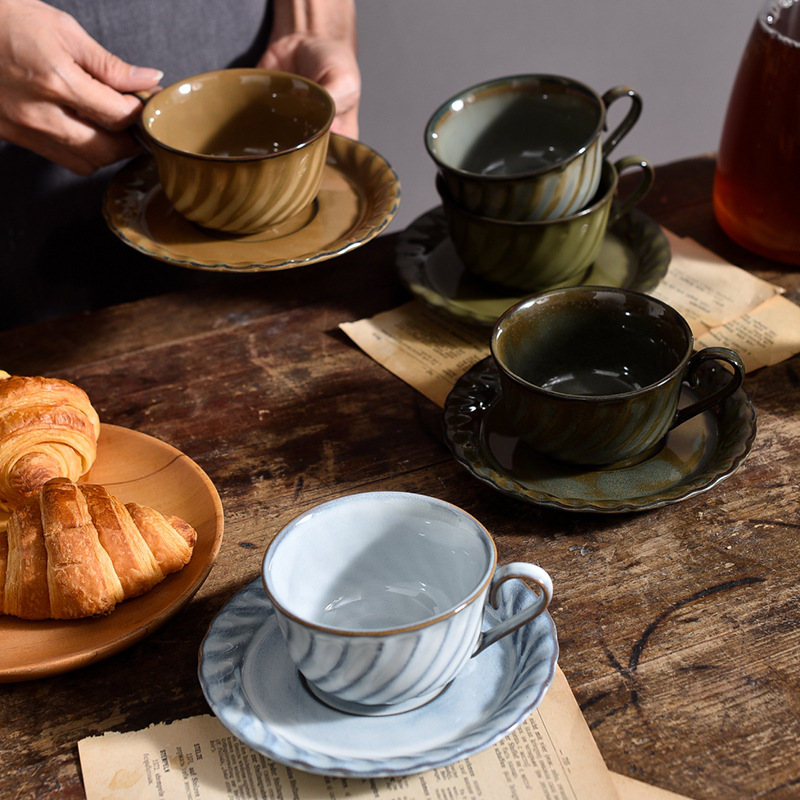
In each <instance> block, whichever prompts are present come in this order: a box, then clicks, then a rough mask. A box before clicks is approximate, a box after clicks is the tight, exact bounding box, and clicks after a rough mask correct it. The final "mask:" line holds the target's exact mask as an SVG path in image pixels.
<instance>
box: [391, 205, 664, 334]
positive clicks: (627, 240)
mask: <svg viewBox="0 0 800 800" xmlns="http://www.w3.org/2000/svg"><path fill="white" fill-rule="evenodd" d="M670 259H671V252H670V247H669V242H668V240H667V238H666V236H664V234H663V232H662V231H661V229H660V228H659V226H658V225H657V224H656V223H655V222H653V220H652V219H650V217H648V216H646V215H645V214H643V213H642V212H640V211H636V210H633V211H631V212H630V213H629V214H626V215H625V216H623V217H621V218H620V219H619V220H618V221H617V222H616V223H615V224H614V225H612V226H611V227H610V228H609V230H608V232H607V233H606V237H605V240H604V242H603V246H602V248H601V250H600V255H599V256H598V257H597V260H596V261H595V263H594V264H593V265H592V267H591V268H590V269H589V270H588V272H587V273H586V276H585V277H584V280H583V283H585V284H587V285H589V284H591V285H596V286H621V287H625V288H629V289H638V290H639V291H641V292H647V291H650V290H652V289H654V288H655V287H656V286H657V285H658V284H659V283H660V282H661V279H662V278H663V277H664V275H666V273H667V268H668V267H669V262H670ZM395 261H396V266H397V270H398V274H399V275H400V279H401V280H402V281H403V283H405V285H406V286H407V287H408V288H409V289H410V290H411V292H412V293H413V294H415V295H416V296H417V297H420V298H421V299H422V300H424V301H425V302H426V303H427V304H428V305H430V306H432V307H434V308H436V309H439V310H442V311H445V312H447V313H448V314H450V315H452V316H454V317H457V318H459V319H463V320H466V321H468V322H473V323H474V322H478V323H480V324H482V325H494V323H495V322H496V321H497V318H498V317H499V316H500V315H501V314H502V313H503V312H504V311H505V310H506V309H507V308H509V307H510V306H512V305H514V303H516V302H517V301H519V300H521V299H522V298H523V297H527V296H528V295H530V294H533V292H531V291H522V290H520V291H519V292H516V293H515V292H514V290H513V289H508V288H505V287H502V286H497V285H495V284H491V283H488V282H486V281H483V280H482V279H480V278H478V277H477V276H475V275H473V274H472V273H470V272H469V271H468V270H467V268H466V267H465V266H464V264H463V263H462V262H461V260H460V259H459V257H458V255H457V254H456V251H455V248H454V247H453V243H452V242H451V241H450V237H449V236H448V233H447V222H446V220H445V216H444V211H443V210H442V208H441V207H437V208H435V209H433V210H432V211H429V212H428V213H427V214H423V215H422V216H421V217H418V218H417V219H416V220H415V221H414V222H412V223H411V225H409V227H408V228H406V229H405V231H403V232H402V233H401V234H400V238H399V240H398V242H397V247H396V251H395Z"/></svg>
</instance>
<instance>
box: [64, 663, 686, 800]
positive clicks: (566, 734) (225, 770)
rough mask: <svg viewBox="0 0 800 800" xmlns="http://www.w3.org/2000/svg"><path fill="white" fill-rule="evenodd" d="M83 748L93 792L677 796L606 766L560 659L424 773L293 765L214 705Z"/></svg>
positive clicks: (118, 798) (270, 797)
mask: <svg viewBox="0 0 800 800" xmlns="http://www.w3.org/2000/svg"><path fill="white" fill-rule="evenodd" d="M78 751H79V755H80V761H81V770H82V772H83V779H84V788H85V791H86V797H87V800H108V799H109V798H112V797H113V798H114V800H158V799H159V798H169V800H184V799H185V800H236V799H237V798H242V799H243V800H244V799H245V798H246V799H247V800H250V798H261V799H262V800H278V799H279V798H296V799H297V800H344V798H353V799H354V800H366V798H371V799H377V800H431V799H433V800H456V799H458V800H462V799H463V800H469V799H470V798H492V800H506V798H508V800H511V799H512V798H525V799H526V800H628V798H631V800H632V799H633V798H634V797H635V798H636V800H650V799H651V798H652V800H668V799H669V798H670V797H673V798H677V795H671V794H670V793H665V792H663V790H659V789H655V788H653V787H649V786H644V785H643V784H640V783H638V782H636V781H631V780H626V779H622V778H621V776H614V775H612V774H611V773H609V772H608V770H607V769H606V767H605V763H604V762H603V759H602V756H601V755H600V751H599V750H598V749H597V745H596V743H595V741H594V739H593V738H592V735H591V732H590V731H589V728H588V726H587V725H586V722H585V720H584V718H583V715H582V714H581V711H580V708H579V707H578V704H577V702H576V701H575V697H574V696H573V694H572V691H571V689H570V688H569V684H568V683H567V680H566V678H565V677H564V674H563V673H562V672H561V670H560V669H559V668H557V669H556V675H555V678H554V681H553V683H552V685H551V687H550V689H549V690H548V692H547V694H546V695H545V697H544V698H543V700H542V702H541V703H540V705H539V707H538V708H537V709H535V710H534V712H533V713H532V714H531V715H530V716H529V717H528V718H527V720H526V721H525V722H524V723H523V724H522V725H521V726H520V727H519V728H518V729H517V730H516V731H514V732H512V733H511V734H509V735H508V736H506V737H505V738H503V739H501V740H500V741H499V742H498V743H497V744H495V745H494V746H493V747H490V748H489V749H487V750H484V751H483V752H481V753H478V754H477V755H475V756H472V757H470V758H466V759H463V760H461V761H458V762H456V763H454V764H452V765H450V766H446V767H442V768H440V769H435V770H430V771H428V772H424V773H420V774H418V775H409V776H404V777H400V778H394V777H393V778H331V777H323V776H318V775H312V774H310V773H306V772H301V771H299V770H296V769H290V768H288V767H284V766H282V765H280V764H277V763H275V762H274V761H271V760H270V759H269V758H266V757H265V756H262V755H260V754H259V753H257V752H255V751H254V750H251V749H250V748H249V747H247V746H246V745H245V744H243V743H242V742H240V741H239V740H238V739H236V737H234V736H233V735H232V734H231V733H230V732H229V731H228V730H227V729H226V728H225V727H223V725H222V724H221V723H220V722H219V721H218V720H217V719H216V717H214V716H212V715H210V714H208V715H202V716H198V717H192V718H189V719H185V720H179V721H177V722H173V723H169V724H164V725H155V726H152V727H150V728H147V729H146V730H142V731H136V732H134V733H106V734H104V735H102V736H96V737H91V738H88V739H84V740H82V741H81V742H79V743H78ZM618 780H619V785H618ZM620 787H621V788H620ZM632 792H633V793H632Z"/></svg>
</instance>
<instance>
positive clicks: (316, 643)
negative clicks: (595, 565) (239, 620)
mask: <svg viewBox="0 0 800 800" xmlns="http://www.w3.org/2000/svg"><path fill="white" fill-rule="evenodd" d="M496 558H497V556H496V550H495V546H494V542H493V541H492V539H491V537H490V536H489V534H488V532H487V531H486V529H485V528H484V527H483V526H482V525H481V524H480V523H479V522H477V520H475V519H474V518H473V517H471V516H470V515H469V514H467V513H466V512H464V511H462V510H461V509H459V508H456V507H455V506H452V505H450V504H449V503H445V502H444V501H441V500H437V499H435V498H432V497H426V496H424V495H418V494H412V493H407V492H364V493H361V494H356V495H349V496H345V497H342V498H339V499H338V500H333V501H330V502H328V503H323V504H322V505H320V506H317V507H316V508H314V509H312V510H311V511H309V512H307V513H306V514H303V515H301V516H300V517H298V518H297V519H296V520H294V521H293V522H291V523H290V524H289V525H287V526H286V527H285V528H284V529H283V530H282V531H281V532H280V533H279V534H278V535H277V536H276V537H275V539H274V540H273V542H272V543H271V544H270V546H269V548H268V550H267V553H266V555H265V558H264V566H263V578H264V587H265V590H266V593H267V596H268V597H269V599H270V601H271V602H272V603H273V605H274V607H275V614H276V619H277V621H278V625H279V626H280V629H281V632H282V634H283V637H284V639H285V641H286V644H287V647H288V650H289V654H290V656H291V658H292V660H293V661H294V663H295V664H296V665H297V668H298V670H299V672H300V673H301V675H302V676H303V677H304V679H305V681H306V684H307V686H308V688H309V689H310V690H311V691H312V693H313V694H315V695H316V696H317V697H318V698H320V699H321V700H323V701H324V702H325V703H327V704H328V705H331V706H333V707H334V708H338V709H341V710H345V711H348V712H351V713H357V714H371V715H384V714H394V713H400V712H402V711H406V710H410V709H412V708H417V707H419V706H420V705H423V704H424V703H427V702H428V701H430V700H432V699H433V698H434V697H436V696H438V695H439V694H440V693H441V692H442V691H443V690H445V689H446V688H447V686H448V685H449V684H450V683H451V681H452V680H453V679H454V678H455V677H456V675H457V674H458V673H459V672H460V671H461V669H462V668H463V667H464V665H465V664H466V662H467V661H468V660H469V659H470V658H471V657H472V656H473V655H475V654H476V653H477V652H480V650H482V649H483V648H484V647H487V646H489V645H491V644H493V643H494V642H495V641H497V640H498V639H500V638H502V637H503V636H505V635H507V634H508V633H510V632H511V631H512V630H515V629H516V628H518V627H519V626H520V625H524V624H527V623H528V622H530V621H531V620H532V619H533V618H535V617H536V616H538V615H539V614H541V613H542V612H543V611H544V609H545V608H546V607H547V605H548V603H549V601H550V597H551V595H552V582H551V581H550V578H549V576H548V575H547V573H546V572H544V570H542V569H541V568H540V567H538V566H536V565H533V564H524V563H513V564H506V565H503V566H502V567H498V568H497V569H495V567H496ZM516 577H525V578H528V579H530V580H532V581H534V582H536V583H538V585H539V586H540V588H541V591H540V593H539V595H538V599H537V601H536V602H535V603H533V604H531V605H530V606H529V607H527V608H526V609H525V610H524V611H523V612H521V613H520V614H519V615H516V616H515V617H514V618H513V619H512V620H510V621H506V622H505V623H503V624H501V625H499V626H495V627H493V628H491V629H490V630H488V631H482V630H481V626H482V620H483V617H484V606H485V603H486V599H487V594H488V593H489V592H490V591H492V592H493V591H495V589H496V588H497V587H499V585H500V584H501V583H503V582H504V581H505V580H507V579H509V578H516Z"/></svg>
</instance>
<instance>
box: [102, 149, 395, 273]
mask: <svg viewBox="0 0 800 800" xmlns="http://www.w3.org/2000/svg"><path fill="white" fill-rule="evenodd" d="M399 203H400V183H399V181H398V179H397V175H396V173H395V172H394V170H393V169H392V167H391V166H390V165H389V164H388V163H387V162H386V161H385V160H384V159H383V158H382V157H381V156H379V155H378V154H377V153H376V152H375V151H374V150H371V149H370V148H369V147H367V146H366V145H364V144H362V143H361V142H357V141H354V140H352V139H348V138H346V137H344V136H337V135H335V134H334V135H332V136H331V140H330V146H329V150H328V160H327V163H326V166H325V171H324V174H323V177H322V185H321V187H320V191H319V194H318V196H317V199H316V200H315V202H314V205H313V207H312V208H311V209H308V210H307V211H306V212H303V213H301V214H300V215H298V216H297V217H295V218H292V219H290V220H287V221H286V222H285V223H282V225H281V226H278V227H276V228H273V229H270V230H268V231H264V232H262V233H257V234H251V235H248V236H230V235H226V234H220V233H214V232H211V231H208V230H205V229H203V228H200V227H198V226H196V225H194V223H192V222H189V221H188V220H187V219H185V218H184V217H182V216H181V215H180V214H178V213H177V212H176V211H175V210H174V209H173V208H172V205H171V204H170V203H169V201H168V200H167V198H166V196H165V195H164V192H163V191H162V188H161V184H160V183H159V180H158V174H157V172H156V167H155V163H154V161H153V159H152V158H151V157H150V156H141V157H139V158H137V159H135V160H134V161H132V162H130V163H129V164H128V165H127V166H125V167H123V168H122V170H120V172H119V173H117V175H115V176H114V178H113V180H112V182H111V185H110V186H109V188H108V189H107V191H106V194H105V197H104V201H103V214H104V216H105V219H106V222H107V224H108V226H109V228H110V229H111V230H112V231H113V232H114V233H115V234H116V235H117V236H118V237H119V238H120V239H121V240H122V241H123V242H125V243H126V244H128V245H130V246H131V247H133V248H134V249H136V250H138V251H139V252H141V253H144V254H145V255H148V256H151V257H152V258H156V259H158V260H160V261H165V262H168V263H171V264H177V265H178V266H182V267H189V268H192V269H203V270H216V271H228V272H262V271H270V270H279V269H290V268H293V267H300V266H304V265H306V264H313V263H316V262H318V261H325V260H327V259H330V258H334V257H336V256H338V255H341V254H342V253H345V252H347V251H349V250H352V249H354V248H356V247H360V246H361V245H363V244H365V243H366V242H368V241H370V239H373V238H374V237H375V236H377V235H378V234H379V233H380V232H381V231H382V230H384V229H385V228H386V226H387V225H388V224H389V223H390V222H391V220H392V219H393V218H394V215H395V214H396V213H397V209H398V206H399Z"/></svg>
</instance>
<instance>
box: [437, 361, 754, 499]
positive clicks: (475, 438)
mask: <svg viewBox="0 0 800 800" xmlns="http://www.w3.org/2000/svg"><path fill="white" fill-rule="evenodd" d="M698 380H699V384H698V386H697V393H698V394H700V395H706V394H708V393H710V392H711V391H713V390H714V389H715V388H717V386H719V385H720V384H721V383H724V382H725V381H726V380H728V378H727V375H726V374H725V371H724V368H722V367H720V366H719V365H712V364H709V365H708V367H707V368H703V369H702V370H701V371H700V373H699V377H698ZM694 399H696V394H695V391H694V390H693V389H690V388H689V387H688V386H686V387H684V391H683V394H682V397H681V405H683V404H687V403H689V402H692V401H693V400H694ZM444 422H445V436H446V439H447V442H448V445H449V446H450V449H451V451H452V452H453V455H454V456H455V457H456V459H457V460H458V461H459V462H460V463H461V464H462V466H464V467H465V468H466V469H467V470H468V471H469V472H471V473H472V474H473V475H474V476H475V477H476V478H478V479H479V480H481V481H483V482H484V483H487V484H488V485H490V486H492V487H494V488H495V489H498V490H499V491H501V492H504V493H505V494H508V495H511V496H512V497H516V498H518V499H520V500H525V501H528V502H531V503H536V504H538V505H542V506H549V507H551V508H558V509H562V510H566V511H588V512H605V513H619V512H628V511H645V510H647V509H651V508H658V507H660V506H664V505H667V504H669V503H676V502H678V501H679V500H685V499H686V498H688V497H692V496H694V495H696V494H699V493H700V492H704V491H707V490H708V489H710V488H711V487H712V486H715V485H716V484H717V483H719V482H720V481H721V480H723V479H724V478H727V477H729V476H730V475H732V474H733V473H734V472H735V471H736V470H737V469H738V468H739V466H741V464H742V462H743V461H744V459H745V457H746V456H747V454H748V453H749V452H750V449H751V448H752V446H753V441H754V440H755V435H756V412H755V409H754V408H753V405H752V403H751V402H750V398H749V396H748V395H747V392H746V391H745V390H744V389H739V390H737V391H736V392H735V393H734V394H733V395H731V397H729V398H728V399H727V400H725V401H724V402H723V403H722V404H721V405H720V406H719V407H718V408H717V409H715V410H713V411H707V412H705V413H704V414H700V415H698V416H697V417H694V418H692V419H690V420H688V421H687V422H685V423H684V424H683V425H680V426H679V427H677V428H675V429H674V430H673V431H671V432H670V433H669V435H668V436H667V438H666V440H665V441H664V445H663V447H662V448H661V449H660V450H659V452H658V453H656V454H655V455H653V456H652V457H650V458H648V459H646V460H645V461H642V462H640V463H638V464H636V465H635V466H630V467H625V468H619V469H611V468H608V469H604V468H599V469H589V468H586V467H578V466H574V465H570V464H564V463H561V462H559V461H554V460H551V459H549V458H547V457H546V456H542V455H540V454H539V453H537V452H535V451H534V450H533V449H532V448H530V447H529V446H528V445H527V444H525V443H524V442H522V441H521V440H520V439H519V437H517V436H516V435H515V434H514V433H513V431H511V429H510V427H509V424H508V421H507V418H506V413H505V407H504V405H503V401H502V396H501V392H500V383H499V378H498V375H497V370H496V367H495V365H494V361H493V360H492V359H491V357H490V358H486V359H483V360H482V361H480V362H479V363H478V364H476V365H475V366H474V367H472V368H471V369H469V370H468V371H467V372H466V373H465V374H464V375H463V376H462V377H461V378H459V380H458V381H457V382H456V385H455V386H454V387H453V389H452V391H451V392H450V394H449V396H448V397H447V400H446V402H445V409H444Z"/></svg>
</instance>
